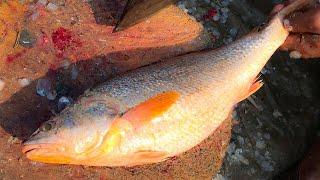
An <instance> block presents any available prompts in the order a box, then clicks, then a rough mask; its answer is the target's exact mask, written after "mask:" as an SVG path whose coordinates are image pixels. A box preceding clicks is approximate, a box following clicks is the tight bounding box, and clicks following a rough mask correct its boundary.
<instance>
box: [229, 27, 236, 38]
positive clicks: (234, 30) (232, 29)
mask: <svg viewBox="0 0 320 180" xmlns="http://www.w3.org/2000/svg"><path fill="white" fill-rule="evenodd" d="M229 33H230V35H231V36H233V37H235V36H237V34H238V29H237V28H231V29H230V30H229Z"/></svg>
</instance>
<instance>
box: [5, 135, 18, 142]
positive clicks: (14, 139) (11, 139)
mask: <svg viewBox="0 0 320 180" xmlns="http://www.w3.org/2000/svg"><path fill="white" fill-rule="evenodd" d="M18 141H19V139H18V138H16V137H13V136H10V137H9V139H8V143H9V144H15V143H17V142H18Z"/></svg>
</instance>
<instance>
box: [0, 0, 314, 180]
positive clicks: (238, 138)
mask: <svg viewBox="0 0 320 180" xmlns="http://www.w3.org/2000/svg"><path fill="white" fill-rule="evenodd" d="M22 2H27V1H22ZM74 2H76V1H72V0H69V1H62V0H61V1H59V0H56V1H46V0H40V1H38V3H40V4H39V5H41V4H45V6H44V7H43V8H40V11H34V12H33V9H32V8H31V14H30V15H29V18H31V19H32V21H33V22H32V23H28V22H25V21H23V19H24V15H23V14H22V15H21V14H20V12H21V11H19V10H18V11H16V13H14V14H13V15H14V17H5V18H6V19H7V20H8V18H9V19H10V18H11V21H9V20H8V21H7V23H6V24H9V25H10V22H16V21H17V20H18V22H20V23H21V24H19V23H13V24H14V26H13V27H19V28H17V29H14V30H20V29H21V27H25V26H27V27H28V29H29V30H30V31H28V33H26V32H24V33H20V36H21V35H22V38H19V39H22V41H21V42H20V41H18V42H17V43H19V46H17V45H16V44H15V43H13V44H14V45H12V44H9V45H7V44H5V45H4V43H0V47H1V50H2V49H5V51H1V52H0V57H1V60H3V58H4V57H5V58H4V60H9V61H14V63H15V65H14V66H15V67H14V68H12V69H8V68H7V67H5V66H4V65H3V64H4V63H3V62H1V63H0V69H1V71H3V72H6V73H5V77H7V74H10V75H11V76H9V77H8V78H7V79H12V82H10V83H7V79H3V80H2V81H1V82H2V83H3V82H4V83H5V84H4V85H3V84H1V83H0V89H1V86H7V85H8V84H9V85H10V84H12V86H11V87H13V89H15V90H14V91H12V90H6V91H7V92H10V93H12V92H16V94H14V95H13V96H12V97H11V98H10V99H9V100H7V98H9V96H10V95H8V94H7V95H4V96H5V97H6V98H3V97H2V98H3V99H1V100H2V101H5V102H2V104H1V107H0V118H1V126H2V128H3V129H4V130H5V131H3V130H1V136H0V145H1V147H2V148H1V150H0V158H1V161H0V177H1V178H3V179H18V178H25V179H34V178H35V177H37V178H45V177H47V178H49V179H98V178H100V179H125V178H129V177H130V178H132V177H135V178H139V179H148V178H149V179H150V178H154V177H155V175H158V176H159V175H162V178H163V177H164V178H168V179H172V178H178V177H179V178H181V179H186V178H194V179H195V178H197V177H198V176H201V177H202V178H203V179H210V178H211V177H210V175H211V174H212V173H213V172H215V171H216V170H217V168H218V167H219V165H220V163H221V161H220V160H221V157H223V156H224V150H225V149H226V145H227V143H228V141H229V137H230V134H229V133H230V127H231V125H230V121H226V122H224V123H223V125H222V126H221V127H220V128H219V130H217V131H216V132H215V133H214V134H213V136H211V138H209V139H207V140H206V141H205V142H204V143H202V145H201V146H198V147H195V148H194V149H193V150H191V151H190V152H188V153H186V154H184V155H182V157H179V159H178V160H177V159H171V160H170V161H168V162H167V163H166V164H161V165H152V166H147V167H137V168H116V169H114V168H95V167H80V166H64V165H58V166H56V165H45V164H41V163H34V162H30V161H28V160H26V159H25V158H24V156H23V155H22V154H21V153H20V142H21V141H20V139H24V138H26V137H27V136H28V135H29V134H30V133H31V132H32V131H33V130H34V129H35V128H36V127H37V126H39V124H40V123H41V122H43V121H45V120H47V119H48V118H49V117H50V116H52V115H53V114H54V113H55V112H56V111H58V110H59V109H60V108H59V106H58V105H60V106H61V108H62V107H63V106H64V104H63V103H66V104H68V103H69V102H68V101H72V99H76V97H77V96H78V95H79V94H81V92H83V90H85V88H87V87H91V86H94V85H95V84H96V83H98V82H101V81H103V79H104V78H105V77H109V76H111V75H112V73H117V72H119V71H121V70H122V71H125V70H126V69H121V68H120V70H119V69H117V68H111V67H112V66H110V63H108V65H107V66H103V67H104V68H103V69H102V70H101V69H100V68H101V61H103V60H104V59H105V57H104V56H102V57H101V56H98V57H95V58H94V59H95V61H94V63H93V62H92V63H84V64H82V63H76V64H72V63H73V62H74V61H76V60H77V59H81V58H84V59H90V56H92V55H96V54H97V52H99V53H100V51H99V50H100V49H99V47H105V44H103V43H104V42H105V39H104V38H105V36H106V34H107V33H108V32H110V29H104V28H102V27H103V26H105V25H108V24H109V25H110V24H112V23H115V21H116V19H117V18H119V16H120V15H119V14H117V13H119V12H118V11H115V10H114V11H111V10H110V9H109V8H111V7H116V8H122V7H123V5H124V1H99V0H92V1H83V2H88V3H89V4H90V5H91V6H88V5H84V4H81V3H74ZM77 2H78V1H77ZM108 2H114V3H109V4H108ZM72 3H74V4H72ZM274 3H276V2H272V1H267V0H263V1H261V0H259V1H258V0H257V1H256V0H233V1H231V0H221V1H214V0H212V1H210V0H190V1H181V2H179V7H181V8H182V9H184V10H185V11H186V12H188V13H189V14H191V15H192V16H194V17H195V18H196V19H197V20H198V21H201V22H202V23H203V24H204V27H205V28H206V29H207V30H208V31H209V32H210V34H211V35H212V36H211V39H212V40H213V41H214V43H212V44H211V46H212V47H218V46H221V45H223V44H227V43H230V42H231V41H232V40H234V39H235V38H236V37H239V36H241V35H243V34H245V33H247V32H248V31H249V30H250V29H252V28H253V27H256V26H258V25H259V24H260V23H262V22H263V21H264V20H265V17H266V16H265V14H268V12H270V10H271V8H272V7H273V5H274ZM71 4H72V5H71ZM61 8H62V9H64V10H65V11H66V12H64V13H59V9H61ZM91 11H92V13H91ZM2 12H3V11H2ZM48 12H49V15H48V14H46V13H48ZM0 13H1V11H0ZM51 13H53V15H54V16H53V15H50V14H51ZM45 14H46V16H45V17H46V18H43V17H42V16H43V15H45ZM1 15H3V14H1ZM93 15H94V16H93ZM2 17H4V16H0V18H2ZM93 18H94V19H93ZM83 20H86V21H83ZM79 21H80V22H79ZM168 22H170V21H169V20H168ZM97 23H98V25H97ZM39 24H41V25H39ZM66 24H68V26H69V25H70V26H71V25H72V24H75V27H73V28H71V29H72V30H78V29H80V31H79V32H78V31H76V32H77V33H76V35H79V37H81V39H82V38H83V39H85V40H86V44H85V45H82V43H79V41H78V40H79V39H80V38H79V39H78V38H75V39H74V38H70V32H69V31H68V30H67V29H69V28H65V29H61V28H60V29H59V27H60V26H61V25H66ZM82 25H86V26H85V27H83V26H82ZM100 25H102V26H100ZM2 27H3V26H1V27H0V31H1V30H2V29H1V28H2ZM71 27H72V26H71ZM39 29H40V31H39ZM35 30H38V31H35ZM88 30H93V31H94V32H92V31H89V32H92V33H91V34H86V32H88ZM15 32H16V31H10V32H8V33H7V34H6V35H7V37H10V38H11V39H9V41H10V42H12V41H13V42H14V41H15V37H16V34H15ZM52 32H56V33H54V34H53V35H54V37H60V39H65V41H60V40H59V38H53V39H56V41H55V42H56V47H53V46H50V47H46V48H44V49H43V50H42V51H41V52H39V53H37V51H36V52H33V53H31V55H32V54H34V56H27V57H28V58H30V59H31V60H30V62H29V61H28V63H27V65H28V67H33V68H31V69H27V71H26V72H25V74H20V72H21V71H20V70H21V69H24V68H25V67H24V66H23V63H21V62H19V61H21V59H24V58H26V57H24V58H21V56H22V54H19V53H18V54H15V53H13V52H11V50H12V49H10V48H4V47H10V46H14V47H15V48H14V51H18V52H19V50H20V49H19V48H22V47H27V48H30V46H31V47H32V45H33V43H32V42H33V38H32V37H33V36H36V37H42V41H40V42H42V43H47V41H48V39H49V41H50V43H52V42H51V39H52V38H51V37H50V36H49V37H46V35H51V34H52ZM33 33H35V34H33ZM42 33H43V34H42ZM71 34H72V33H71ZM41 35H43V36H41ZM28 36H29V37H28ZM3 37H4V33H2V34H0V42H2V41H1V40H2V39H3ZM76 37H78V36H76ZM93 37H94V38H93ZM97 37H103V38H102V39H101V44H98V43H97V42H92V41H94V39H97ZM23 38H25V39H23ZM130 40H131V39H130ZM130 40H129V42H130ZM157 40H158V39H157ZM6 42H7V41H6ZM66 42H67V46H66ZM125 42H128V40H127V41H125ZM164 42H165V41H162V42H160V43H164ZM172 42H175V41H172ZM144 43H145V42H144V41H143V42H141V44H138V45H137V46H139V45H142V44H144ZM80 44H81V45H80ZM3 45H4V46H3ZM20 45H21V46H22V47H20ZM86 45H88V46H86ZM189 47H190V46H189ZM201 47H202V46H201ZM201 47H197V48H201ZM17 48H18V49H17ZM65 48H67V49H68V50H69V51H67V52H66V53H60V51H64V49H65ZM69 48H70V49H71V50H70V49H69ZM77 48H78V49H77ZM57 49H58V50H60V51H58V53H57V52H56V50H57ZM79 49H81V50H82V51H81V52H84V53H83V54H81V53H77V50H78V52H79ZM151 49H152V48H151ZM169 49H174V48H169ZM158 50H159V49H156V50H155V51H154V52H156V51H158ZM188 50H190V48H189V49H188V48H186V49H184V50H183V51H182V52H179V53H183V52H187V51H188ZM31 51H32V50H31ZM102 51H103V52H105V53H106V52H110V51H106V50H102ZM167 51H168V49H163V51H162V52H167ZM22 52H23V51H22ZM4 53H7V54H5V55H4ZM12 53H13V54H12ZM99 53H98V54H99ZM48 54H49V55H48ZM133 54H134V53H133ZM174 54H175V53H172V54H170V55H174ZM7 55H9V58H7ZM10 55H11V56H10ZM111 55H113V57H115V58H117V57H118V58H119V59H126V58H127V57H132V54H130V56H127V54H126V53H124V54H123V53H120V54H119V53H115V54H111ZM139 55H140V56H139ZM61 56H62V61H59V62H58V63H57V64H56V63H53V64H50V63H48V64H47V60H48V62H52V61H51V60H52V59H56V58H55V57H61ZM88 56H89V57H88ZM152 56H154V54H150V56H149V57H152ZM66 57H68V58H66ZM133 57H135V58H132V60H133V61H134V60H135V59H139V58H141V54H140V53H138V55H136V56H133ZM147 58H148V56H147ZM65 59H66V60H67V61H64V60H65ZM15 60H17V61H15ZM35 60H36V61H38V62H39V63H35ZM49 60H50V61H49ZM69 61H71V63H70V62H69ZM33 62H34V63H35V64H32V63H33ZM116 62H117V61H116ZM39 64H41V65H40V66H49V68H39ZM111 64H114V63H111ZM124 64H125V63H124ZM30 65H31V66H30ZM115 66H116V67H122V68H126V67H125V66H123V64H122V66H121V65H119V64H116V65H115ZM67 67H69V68H67ZM319 67H320V64H319V63H318V62H317V61H301V60H291V59H289V56H288V54H287V53H276V54H275V55H274V57H273V58H272V60H271V61H270V63H268V65H267V66H266V68H265V69H264V70H263V79H264V81H265V86H264V88H263V89H261V90H260V91H259V92H258V93H257V94H255V96H252V97H251V98H250V99H248V100H246V101H245V102H243V103H241V104H239V105H238V108H237V110H236V113H234V121H233V122H234V127H233V130H232V138H231V142H230V145H229V148H228V151H227V153H226V156H225V158H224V163H223V166H222V168H221V169H220V173H219V174H218V175H217V176H216V177H215V178H217V179H239V177H241V179H270V178H272V177H274V176H276V175H277V174H279V173H280V172H282V171H285V170H286V169H287V168H289V167H290V166H292V165H294V163H296V162H297V161H298V160H299V159H300V158H301V157H302V156H303V154H304V152H305V151H306V149H307V147H308V146H309V144H310V142H311V140H312V136H313V135H314V134H315V133H316V127H317V125H318V122H319V112H318V106H319V103H318V102H317V101H318V99H319V98H320V97H319V93H318V92H319V90H320V89H319V88H320V87H319V85H318V84H317V83H316V82H317V79H318V78H319V77H320V74H319V71H318V69H319ZM55 68H60V69H59V71H49V72H47V69H55ZM65 68H66V70H64V69H65ZM107 68H110V69H108V71H103V70H106V69H107ZM39 69H42V71H39ZM88 69H90V71H89V72H91V73H87V74H85V73H83V72H87V71H86V70H88ZM92 72H94V73H92ZM105 72H108V73H110V74H104V73H105ZM44 74H46V78H45V79H49V80H50V81H49V82H50V83H48V81H41V82H43V83H40V85H39V83H38V82H39V81H33V80H30V79H29V78H30V75H32V76H33V77H37V78H39V77H41V76H43V75H44ZM57 74H59V76H57ZM3 76H4V75H3V74H2V75H1V77H3ZM37 78H35V79H37ZM93 79H95V80H94V81H92V80H93ZM57 82H59V83H57ZM65 82H71V84H67V83H65ZM51 83H52V84H51ZM79 83H82V84H86V86H79V85H78V86H77V84H79ZM37 85H38V87H37ZM21 86H25V87H24V88H22V89H21V88H20V87H21ZM17 87H18V88H17ZM26 87H27V88H26ZM52 87H55V88H53V89H54V90H56V92H51V90H52ZM37 90H38V91H37ZM37 93H38V94H37ZM4 94H6V93H4ZM39 95H43V96H46V97H40V96H39ZM61 98H64V99H62V101H60V104H59V100H58V99H60V100H61ZM49 99H54V100H49ZM66 99H67V100H66ZM61 102H62V103H61ZM26 104H27V105H26ZM35 107H36V108H35ZM212 137H215V138H212ZM189 165H190V166H193V167H198V168H194V169H192V168H190V167H188V166H189ZM181 170H184V171H181ZM155 173H157V174H155Z"/></svg>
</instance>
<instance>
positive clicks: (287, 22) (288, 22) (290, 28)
mask: <svg viewBox="0 0 320 180" xmlns="http://www.w3.org/2000/svg"><path fill="white" fill-rule="evenodd" d="M283 25H284V27H285V28H286V29H287V30H288V31H292V30H293V27H292V26H291V25H290V21H289V20H288V19H285V20H283Z"/></svg>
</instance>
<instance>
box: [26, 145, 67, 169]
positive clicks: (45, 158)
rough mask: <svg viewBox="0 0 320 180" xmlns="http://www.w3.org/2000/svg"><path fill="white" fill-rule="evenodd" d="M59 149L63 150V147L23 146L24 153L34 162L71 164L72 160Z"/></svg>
mask: <svg viewBox="0 0 320 180" xmlns="http://www.w3.org/2000/svg"><path fill="white" fill-rule="evenodd" d="M59 148H60V149H61V148H63V147H62V146H59V145H58V144H50V143H47V144H46V143H43V144H29V143H28V142H26V143H24V144H23V147H22V153H24V154H25V155H26V157H27V158H28V159H30V160H33V161H38V162H43V163H60V164H68V163H70V161H71V158H70V157H67V156H66V155H65V153H63V152H62V151H59Z"/></svg>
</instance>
